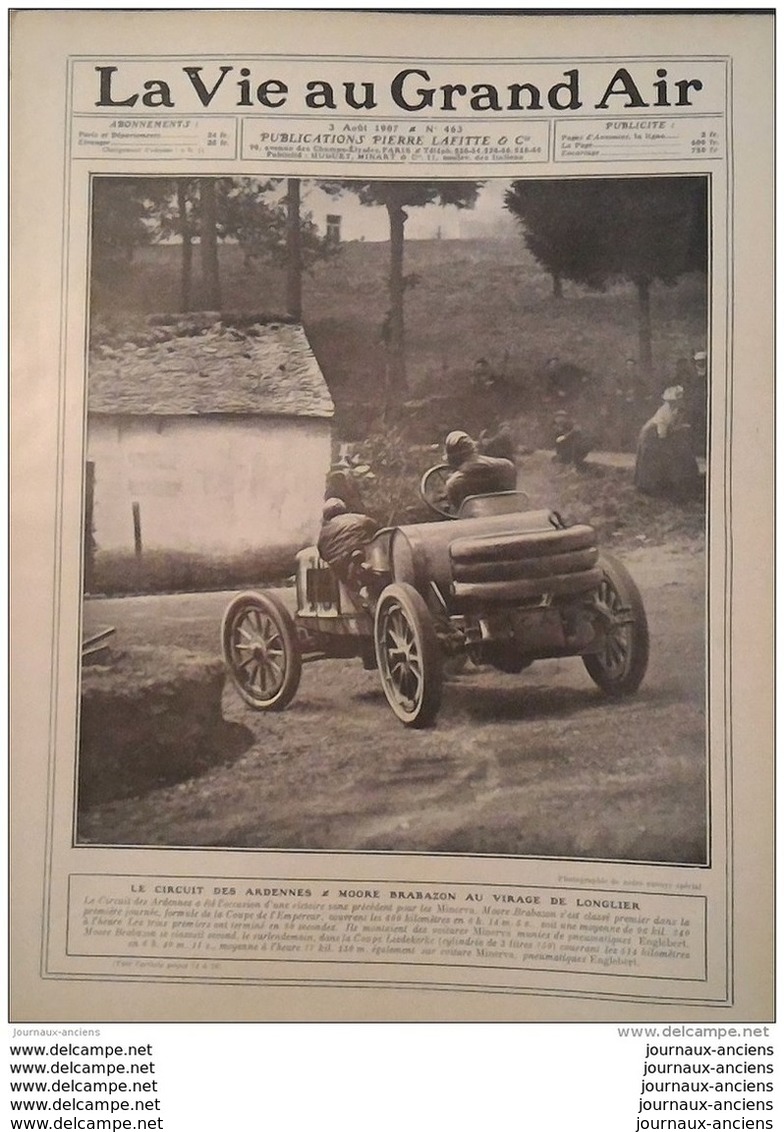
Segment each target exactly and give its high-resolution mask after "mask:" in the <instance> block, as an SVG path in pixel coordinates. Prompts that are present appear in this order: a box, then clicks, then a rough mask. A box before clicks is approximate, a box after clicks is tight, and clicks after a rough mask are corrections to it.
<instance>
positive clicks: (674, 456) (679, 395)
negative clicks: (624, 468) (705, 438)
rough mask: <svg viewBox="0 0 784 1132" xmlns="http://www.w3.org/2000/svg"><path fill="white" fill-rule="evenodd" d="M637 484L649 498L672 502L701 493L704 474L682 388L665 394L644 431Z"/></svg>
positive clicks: (640, 440)
mask: <svg viewBox="0 0 784 1132" xmlns="http://www.w3.org/2000/svg"><path fill="white" fill-rule="evenodd" d="M634 483H635V486H636V488H637V490H638V491H642V492H645V493H646V494H647V495H664V496H669V497H670V498H671V499H687V498H692V497H694V496H695V495H696V494H697V493H698V490H699V487H700V474H699V469H698V468H697V461H696V460H695V458H694V455H693V453H692V450H691V439H690V428H689V423H688V421H687V420H686V416H685V412H684V391H683V386H682V385H671V386H670V387H669V388H667V389H665V390H664V393H663V394H662V404H661V405H660V407H659V408H658V409H657V410H656V412H655V413H654V414H653V416H652V417H651V419H650V420H649V421H647V422H646V423H645V424H644V425H643V427H642V430H641V431H640V436H639V440H638V442H637V458H636V462H635V467H634Z"/></svg>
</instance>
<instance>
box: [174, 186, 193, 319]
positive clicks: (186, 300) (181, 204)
mask: <svg viewBox="0 0 784 1132" xmlns="http://www.w3.org/2000/svg"><path fill="white" fill-rule="evenodd" d="M177 211H178V213H179V218H180V238H181V239H182V253H181V257H180V306H181V308H182V310H184V311H189V310H190V309H191V295H192V280H193V237H192V235H191V225H190V221H189V219H188V183H187V181H184V180H183V179H182V178H181V177H178V178H177Z"/></svg>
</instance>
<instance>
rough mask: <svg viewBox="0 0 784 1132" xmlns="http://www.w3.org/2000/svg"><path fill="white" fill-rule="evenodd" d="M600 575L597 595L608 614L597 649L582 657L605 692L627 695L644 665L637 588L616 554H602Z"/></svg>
mask: <svg viewBox="0 0 784 1132" xmlns="http://www.w3.org/2000/svg"><path fill="white" fill-rule="evenodd" d="M599 565H600V566H601V567H602V570H603V577H602V580H601V582H600V583H599V586H598V588H597V598H598V601H599V602H600V604H601V606H602V608H603V610H604V611H605V613H606V615H607V616H608V617H609V618H610V625H609V627H608V629H607V639H606V643H605V646H604V648H603V649H602V650H601V652H596V653H589V654H587V655H586V656H584V657H583V664H584V665H585V667H586V669H587V671H588V675H589V676H590V677H591V679H592V680H593V681H594V683H595V684H596V685H597V686H598V687H599V688H600V689H601V690H602V692H604V694H605V695H606V696H612V697H621V696H630V695H633V694H634V692H636V691H637V689H638V688H639V686H640V684H641V683H642V681H643V678H644V676H645V673H646V670H647V668H648V654H649V648H650V639H649V636H648V620H647V618H646V616H645V607H644V605H643V602H642V597H641V596H640V591H639V590H638V589H637V586H636V584H635V582H634V579H633V578H632V576H631V574H630V573H629V571H628V570H627V569H626V567H625V566H623V565H622V564H621V563H620V562H619V561H618V560H617V558H613V557H612V556H611V555H609V554H603V555H602V557H601V558H600V560H599Z"/></svg>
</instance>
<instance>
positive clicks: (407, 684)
mask: <svg viewBox="0 0 784 1132" xmlns="http://www.w3.org/2000/svg"><path fill="white" fill-rule="evenodd" d="M374 637H375V645H376V658H377V660H378V670H379V675H380V677H381V686H382V688H383V689H384V695H385V696H386V698H387V701H388V703H389V706H390V707H391V708H392V711H393V712H394V713H395V715H396V716H397V718H398V719H399V720H400V721H401V722H402V723H404V724H405V725H406V726H407V727H428V726H430V724H432V723H433V722H434V721H435V718H436V716H437V715H438V710H439V708H440V706H441V691H442V685H443V661H442V656H441V647H440V645H439V643H438V637H437V636H436V632H435V629H434V627H433V621H432V618H431V616H430V611H429V610H428V608H427V605H426V604H425V602H424V600H423V599H422V597H421V596H420V594H419V593H418V592H417V591H416V590H415V589H414V587H413V586H409V585H407V584H405V583H400V584H398V583H394V584H392V585H390V586H387V588H386V589H385V590H384V591H383V592H382V594H381V597H380V598H379V600H378V604H377V606H376V617H375V627H374Z"/></svg>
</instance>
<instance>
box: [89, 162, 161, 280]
mask: <svg viewBox="0 0 784 1132" xmlns="http://www.w3.org/2000/svg"><path fill="white" fill-rule="evenodd" d="M154 211H155V209H154V204H153V202H152V200H151V198H150V194H149V191H148V183H147V180H146V179H145V178H136V177H96V178H95V180H94V181H93V200H92V256H93V270H94V271H95V273H96V275H98V276H100V277H107V276H110V275H112V274H114V272H116V271H117V270H118V268H123V269H127V267H128V266H129V264H131V263H132V262H133V256H134V252H135V251H136V249H137V248H139V247H142V246H144V245H145V244H149V243H151V242H152V240H153V238H154V235H155V226H154Z"/></svg>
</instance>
